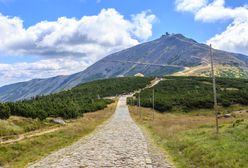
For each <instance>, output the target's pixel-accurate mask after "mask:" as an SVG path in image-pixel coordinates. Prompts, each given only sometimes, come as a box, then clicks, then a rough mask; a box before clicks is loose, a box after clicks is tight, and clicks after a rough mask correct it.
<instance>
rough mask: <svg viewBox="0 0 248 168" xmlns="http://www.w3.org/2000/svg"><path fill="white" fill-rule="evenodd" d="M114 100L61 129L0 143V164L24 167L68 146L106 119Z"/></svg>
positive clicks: (15, 167)
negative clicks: (16, 141) (13, 141)
mask: <svg viewBox="0 0 248 168" xmlns="http://www.w3.org/2000/svg"><path fill="white" fill-rule="evenodd" d="M116 104H117V103H116V102H115V103H113V104H110V105H108V107H107V108H105V109H103V110H99V111H96V112H92V113H87V114H85V115H84V117H78V118H77V119H73V120H71V121H70V122H69V123H67V124H66V125H65V126H63V127H61V129H59V130H57V131H55V132H53V133H48V134H44V135H40V136H36V137H32V138H30V139H25V140H22V141H20V142H18V143H12V144H1V145H0V166H4V167H5V166H6V167H10V168H19V167H25V166H26V165H27V164H28V163H30V162H33V161H36V160H39V159H41V158H42V157H44V156H46V155H48V154H50V153H51V152H53V151H56V150H58V149H60V148H63V147H65V146H68V145H70V144H72V143H73V142H75V141H77V140H78V139H80V138H82V137H83V136H86V135H87V134H89V133H90V132H92V131H93V130H94V129H95V128H96V127H97V126H98V125H100V124H102V123H103V122H104V121H106V120H107V119H108V118H109V117H110V116H111V115H112V114H113V113H114V111H115V107H116Z"/></svg>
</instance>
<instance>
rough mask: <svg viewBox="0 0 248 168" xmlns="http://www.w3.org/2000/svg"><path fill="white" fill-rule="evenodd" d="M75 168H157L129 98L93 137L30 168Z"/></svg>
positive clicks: (62, 150)
mask: <svg viewBox="0 0 248 168" xmlns="http://www.w3.org/2000/svg"><path fill="white" fill-rule="evenodd" d="M74 167H77V168H88V167H89V168H101V167H122V168H125V167H127V168H146V167H147V168H152V167H154V166H152V160H151V159H150V158H149V152H148V146H147V141H146V138H145V137H144V135H143V133H142V131H141V129H140V128H139V127H138V126H137V125H136V124H135V123H134V121H133V120H132V119H131V117H130V115H129V111H128V107H127V105H126V97H125V96H122V97H121V98H120V100H119V102H118V105H117V109H116V112H115V114H114V115H113V117H112V118H111V119H110V120H109V121H108V122H107V123H106V124H105V125H103V126H102V127H100V128H99V129H97V130H96V131H95V132H94V133H92V134H91V135H90V136H88V137H86V138H82V139H81V140H79V141H78V142H76V143H75V144H73V145H71V146H69V147H67V148H64V149H61V150H59V151H57V152H55V153H53V154H50V155H48V156H47V157H45V158H43V159H42V160H40V161H38V162H37V163H34V164H33V165H30V166H29V168H74ZM163 168H166V167H163Z"/></svg>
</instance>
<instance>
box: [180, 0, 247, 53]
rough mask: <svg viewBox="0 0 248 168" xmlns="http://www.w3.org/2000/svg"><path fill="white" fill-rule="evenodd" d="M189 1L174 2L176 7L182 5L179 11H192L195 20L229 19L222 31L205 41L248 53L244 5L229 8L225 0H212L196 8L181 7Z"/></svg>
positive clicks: (219, 46)
mask: <svg viewBox="0 0 248 168" xmlns="http://www.w3.org/2000/svg"><path fill="white" fill-rule="evenodd" d="M189 1H190V0H180V3H181V4H180V3H176V5H177V8H178V7H180V6H182V9H181V10H179V11H188V12H192V13H193V14H194V15H195V20H198V21H203V22H216V21H220V20H227V19H229V20H230V21H231V24H230V25H229V26H228V27H227V28H226V30H225V31H224V32H221V33H219V34H216V35H215V36H214V37H212V38H210V39H209V40H208V41H207V43H212V45H213V46H214V47H215V48H218V49H222V50H227V51H231V52H238V53H243V54H247V55H248V42H247V41H248V30H247V27H248V7H247V6H246V5H244V6H240V7H235V8H231V7H226V6H225V0H213V1H212V2H207V3H206V4H205V5H202V6H201V7H199V8H198V9H197V10H188V8H187V6H185V7H184V8H183V5H182V4H187V3H189ZM176 2H177V1H176Z"/></svg>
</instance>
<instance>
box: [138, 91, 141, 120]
mask: <svg viewBox="0 0 248 168" xmlns="http://www.w3.org/2000/svg"><path fill="white" fill-rule="evenodd" d="M138 108H139V115H140V119H141V110H140V92H139V107H138Z"/></svg>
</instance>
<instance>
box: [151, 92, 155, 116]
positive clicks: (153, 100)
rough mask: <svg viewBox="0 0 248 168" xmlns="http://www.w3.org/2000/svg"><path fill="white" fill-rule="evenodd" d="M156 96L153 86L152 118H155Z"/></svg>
mask: <svg viewBox="0 0 248 168" xmlns="http://www.w3.org/2000/svg"><path fill="white" fill-rule="evenodd" d="M154 97H155V95H154V87H153V89H152V109H153V110H152V120H154V111H155V108H154V106H155V105H154V99H155V98H154Z"/></svg>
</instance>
